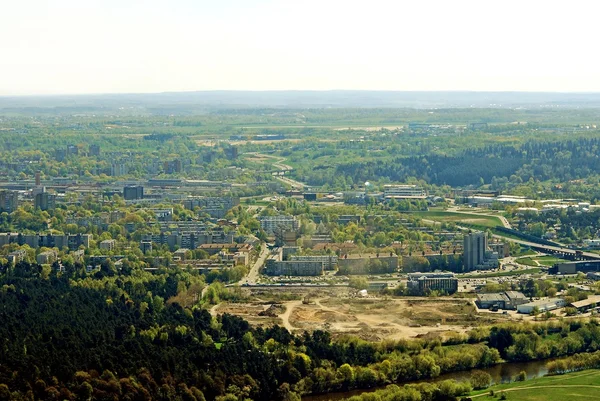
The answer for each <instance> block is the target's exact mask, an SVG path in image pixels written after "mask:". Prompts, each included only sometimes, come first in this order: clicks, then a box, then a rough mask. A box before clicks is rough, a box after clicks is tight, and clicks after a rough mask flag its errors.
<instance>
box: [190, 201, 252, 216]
mask: <svg viewBox="0 0 600 401" xmlns="http://www.w3.org/2000/svg"><path fill="white" fill-rule="evenodd" d="M239 204H240V198H238V197H231V196H229V197H225V196H223V197H201V198H188V199H185V200H184V201H183V206H184V207H185V208H186V209H190V210H193V209H194V208H196V207H199V208H200V209H201V212H202V213H207V214H208V215H209V216H210V217H213V218H215V219H222V218H223V217H224V216H225V214H226V213H227V212H228V211H229V210H230V209H231V208H233V207H234V206H237V205H239Z"/></svg>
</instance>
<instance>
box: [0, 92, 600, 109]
mask: <svg viewBox="0 0 600 401" xmlns="http://www.w3.org/2000/svg"><path fill="white" fill-rule="evenodd" d="M247 107H251V108H252V107H259V108H271V107H272V108H327V107H331V108H365V107H366V108H384V107H385V108H387V107H389V108H417V109H429V108H470V107H474V108H519V107H521V108H597V107H600V93H554V92H461V91H456V92H402V91H356V90H334V91H201V92H165V93H152V94H98V95H57V96H11V97H8V96H5V97H0V113H3V114H6V113H9V114H10V113H17V114H21V113H25V114H36V113H43V114H44V113H51V114H55V113H58V114H63V113H68V114H73V113H82V114H88V113H98V114H104V113H111V114H112V113H120V112H121V113H126V114H130V113H134V114H159V115H160V114H198V113H203V112H208V111H212V110H215V109H230V108H247Z"/></svg>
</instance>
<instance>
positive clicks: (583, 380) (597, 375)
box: [469, 369, 600, 401]
mask: <svg viewBox="0 0 600 401" xmlns="http://www.w3.org/2000/svg"><path fill="white" fill-rule="evenodd" d="M599 389H600V370H598V369H590V370H584V371H581V372H575V373H567V374H564V375H556V376H545V377H538V378H535V379H532V380H527V381H524V382H514V383H504V384H499V385H495V386H492V387H490V388H488V389H485V390H480V391H474V392H472V393H471V394H470V395H469V397H470V398H471V399H483V398H485V397H487V396H488V395H489V394H490V392H491V391H493V392H494V394H496V395H498V394H500V393H505V394H506V399H508V400H519V401H539V400H544V401H555V400H556V401H564V400H578V399H581V400H591V399H597V398H598V396H597V392H598V390H599Z"/></svg>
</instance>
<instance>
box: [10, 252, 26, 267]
mask: <svg viewBox="0 0 600 401" xmlns="http://www.w3.org/2000/svg"><path fill="white" fill-rule="evenodd" d="M26 256H27V252H25V250H24V249H17V250H16V251H13V252H11V253H9V254H8V261H9V262H10V263H12V264H17V263H19V262H20V261H22V260H23V259H25V257H26Z"/></svg>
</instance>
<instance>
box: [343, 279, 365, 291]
mask: <svg viewBox="0 0 600 401" xmlns="http://www.w3.org/2000/svg"><path fill="white" fill-rule="evenodd" d="M348 286H349V287H350V288H354V289H356V290H366V289H367V288H369V282H368V281H367V279H366V278H365V277H350V280H349V281H348Z"/></svg>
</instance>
